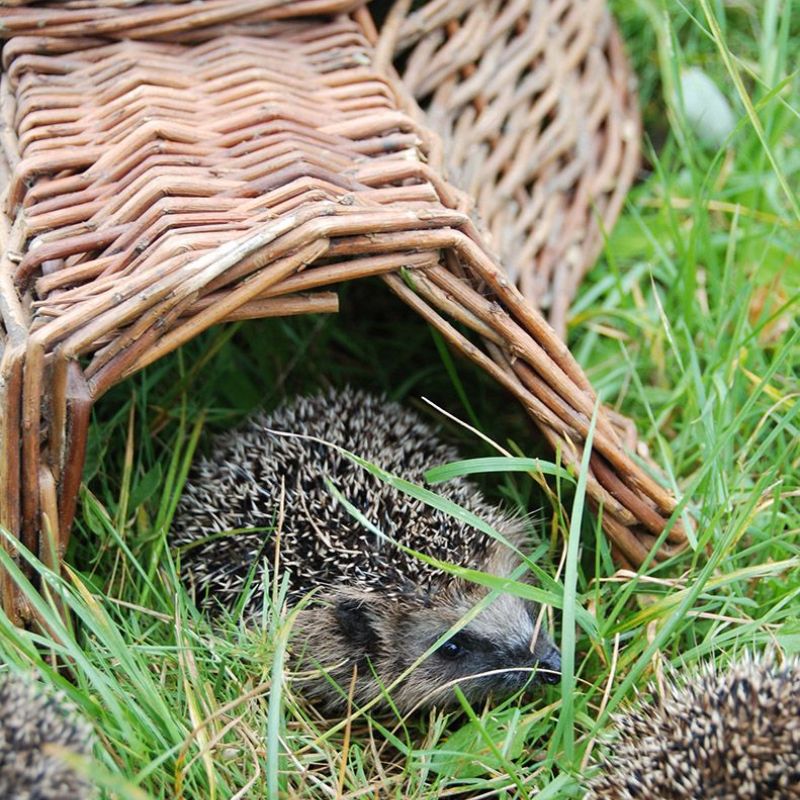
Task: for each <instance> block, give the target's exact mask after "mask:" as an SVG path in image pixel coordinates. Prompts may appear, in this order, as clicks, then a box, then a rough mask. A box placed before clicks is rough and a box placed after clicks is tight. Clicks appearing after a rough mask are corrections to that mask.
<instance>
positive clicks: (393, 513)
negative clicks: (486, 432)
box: [170, 388, 560, 713]
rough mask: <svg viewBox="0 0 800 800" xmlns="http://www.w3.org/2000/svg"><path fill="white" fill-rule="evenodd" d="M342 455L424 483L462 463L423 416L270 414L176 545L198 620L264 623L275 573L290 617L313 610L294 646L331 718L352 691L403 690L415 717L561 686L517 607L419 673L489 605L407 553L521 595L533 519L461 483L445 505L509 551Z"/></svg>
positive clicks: (531, 611)
mask: <svg viewBox="0 0 800 800" xmlns="http://www.w3.org/2000/svg"><path fill="white" fill-rule="evenodd" d="M284 433H289V434H294V435H282V434H284ZM343 448H346V449H347V450H350V451H352V452H354V453H357V454H358V455H359V456H360V457H361V458H363V459H365V460H367V461H369V462H371V463H374V464H376V465H378V466H379V467H381V468H382V469H383V470H386V471H387V472H389V473H393V474H402V476H403V478H404V479H406V480H409V481H412V482H415V483H423V482H424V475H425V472H426V470H428V469H429V468H430V467H432V466H434V465H439V464H442V463H445V462H451V461H453V460H455V459H457V453H456V451H455V450H454V449H453V448H452V447H450V446H449V445H446V444H444V443H442V442H441V441H440V440H439V439H438V438H437V435H436V434H435V432H434V431H433V430H432V429H431V428H430V427H429V426H428V425H427V424H425V423H424V422H423V421H422V420H421V419H420V418H419V416H418V415H417V414H416V413H413V412H411V411H409V410H407V409H404V408H403V407H402V406H400V405H398V404H396V403H393V402H388V401H386V400H385V399H384V398H381V397H377V396H375V395H371V394H368V393H365V392H362V391H357V390H353V389H349V388H348V389H344V390H339V391H336V390H331V391H329V392H327V393H322V394H319V395H316V396H313V397H305V398H298V399H295V400H294V401H292V402H290V403H288V404H287V405H284V406H283V407H281V408H279V409H278V410H277V411H275V412H274V413H272V414H264V413H260V414H256V415H255V416H253V417H251V418H250V419H249V420H248V421H247V422H246V423H245V425H244V426H243V427H242V428H240V429H237V430H235V431H232V432H229V433H227V434H223V435H222V436H221V437H219V438H218V439H217V440H216V441H215V443H214V447H213V452H212V454H211V455H210V456H208V457H205V458H201V459H200V460H199V461H197V462H196V463H195V464H194V466H193V467H192V470H191V471H190V475H189V478H188V480H187V485H186V487H185V490H184V492H183V495H182V498H181V500H180V502H179V505H178V508H177V510H176V515H175V519H174V521H173V525H172V527H171V534H170V536H171V543H172V545H174V546H176V547H177V548H178V552H179V554H180V565H181V566H180V568H181V574H182V575H183V576H185V578H186V579H187V580H188V581H189V582H190V583H191V585H192V590H193V592H194V596H195V599H196V602H197V603H198V605H200V606H201V607H204V608H206V609H208V608H209V607H211V608H217V609H219V608H228V609H232V608H234V607H241V608H243V613H244V616H245V618H252V617H253V616H254V615H257V614H258V613H259V612H260V611H261V610H262V608H263V607H264V603H265V597H264V591H265V586H268V584H269V580H270V578H269V576H270V575H271V574H274V572H273V570H274V569H275V568H276V567H277V569H278V570H279V572H280V576H281V577H283V576H284V575H288V578H286V580H288V586H289V589H288V605H289V606H292V607H295V606H298V605H299V607H298V608H296V609H295V616H294V620H295V621H294V627H293V636H292V640H291V646H290V656H291V663H292V664H293V665H294V667H295V668H296V669H295V672H296V673H297V674H298V676H297V678H296V679H295V680H296V681H298V685H299V687H300V689H301V691H302V693H303V695H304V696H305V697H307V698H308V699H310V700H311V701H312V702H314V703H315V704H316V705H317V706H319V707H321V709H322V710H324V711H328V712H332V713H337V712H341V711H343V710H345V708H346V706H345V701H346V699H347V692H348V691H352V695H351V699H352V701H353V702H354V703H355V704H357V705H359V706H360V705H363V704H365V703H367V702H370V701H373V700H375V702H376V704H383V705H386V701H387V699H388V698H387V692H386V687H389V686H392V687H393V688H392V690H391V702H392V703H393V704H394V706H395V708H396V709H397V710H399V711H402V712H409V711H411V710H415V709H418V708H422V707H426V706H431V705H438V706H440V707H446V706H449V705H453V704H455V702H457V693H456V692H455V691H454V689H453V687H454V686H456V685H458V686H459V687H460V688H461V690H462V691H463V692H464V695H465V696H466V698H467V699H468V701H469V702H471V703H479V702H482V701H484V700H485V699H486V698H488V696H490V695H491V696H493V697H495V698H499V697H502V696H508V695H511V694H513V693H515V692H516V691H518V690H520V689H523V688H524V687H527V685H528V684H529V683H530V684H533V683H537V682H546V683H555V682H557V681H559V680H560V674H559V670H560V658H559V653H558V650H557V648H556V647H555V645H554V644H553V642H552V640H551V638H550V637H549V635H548V633H547V631H546V630H545V629H543V627H542V625H541V615H540V614H539V613H538V608H537V607H536V606H535V605H533V604H532V603H530V602H528V601H526V600H523V599H521V598H520V597H518V596H515V595H512V594H510V593H508V594H507V593H496V595H495V596H494V597H493V598H491V599H489V600H487V601H485V603H484V606H485V607H482V608H481V609H480V610H478V612H477V613H476V614H475V616H474V618H471V619H470V620H469V621H468V622H467V623H466V624H464V625H463V627H461V628H460V629H459V630H457V631H456V632H453V633H452V635H450V636H449V638H448V639H447V640H446V641H444V642H443V643H442V644H441V645H439V646H438V647H437V648H436V649H435V651H434V652H432V653H431V654H430V655H429V656H428V657H427V658H425V659H423V660H422V662H421V663H419V664H417V662H418V660H419V659H420V658H421V657H423V655H425V654H426V652H427V651H428V650H429V649H431V648H432V647H433V645H434V644H435V643H436V642H437V641H438V640H440V639H441V638H442V637H443V636H444V635H445V634H447V633H448V632H449V631H450V629H451V628H452V627H453V626H454V625H457V624H458V623H459V622H460V621H461V620H462V619H463V618H464V616H465V615H466V614H468V613H469V612H471V611H472V610H473V609H474V607H475V606H476V604H478V603H479V602H480V601H481V600H482V599H483V598H485V597H486V596H487V594H488V593H489V590H488V589H486V588H483V587H481V586H479V585H477V584H476V583H473V582H471V581H467V580H465V579H464V578H462V577H458V576H454V575H453V574H452V573H449V572H447V571H445V570H443V569H441V568H440V567H438V566H436V565H433V564H431V563H429V562H428V561H424V560H421V559H420V558H418V557H416V556H415V555H414V554H411V553H409V552H408V551H407V549H408V550H413V551H416V552H419V553H424V554H425V555H427V556H429V557H430V558H431V559H433V560H437V561H439V562H446V563H448V564H452V565H455V566H458V567H464V568H468V569H472V570H480V571H482V572H485V573H489V574H492V575H496V576H500V577H503V578H506V577H512V573H513V576H514V577H515V579H516V580H520V578H519V575H520V573H521V572H524V569H520V567H521V564H522V558H521V555H520V553H521V552H522V551H524V549H525V547H526V544H529V542H528V541H527V535H526V533H525V525H524V519H522V518H520V517H519V516H515V515H513V514H511V513H509V512H507V511H505V510H503V509H501V508H499V507H497V506H495V505H492V504H490V503H489V502H487V501H486V500H485V499H484V498H483V496H482V495H481V493H480V491H479V490H478V489H477V488H476V487H475V486H474V485H473V484H471V483H470V482H468V481H466V480H464V479H461V478H459V479H454V480H451V481H449V482H447V483H446V484H445V488H444V489H443V490H442V491H441V492H440V495H441V496H443V497H445V498H447V499H449V500H451V501H453V502H455V503H457V504H459V505H460V506H462V507H463V508H465V509H467V510H468V511H469V512H471V513H472V514H475V515H477V516H478V517H480V518H481V519H483V520H484V521H485V522H486V523H488V524H489V525H491V526H492V527H493V528H494V530H495V531H497V532H498V533H500V534H501V536H502V538H503V539H504V540H505V541H501V540H499V539H498V538H495V537H492V536H490V535H488V534H487V533H484V532H482V531H481V530H479V529H477V528H475V527H473V526H471V525H469V524H468V523H467V522H464V521H461V520H460V519H456V518H454V517H452V516H450V515H447V514H445V513H443V512H442V511H439V510H436V509H434V508H432V507H431V506H429V505H427V504H425V503H423V502H421V501H420V500H417V499H414V498H412V497H410V496H408V495H406V494H404V493H402V492H400V491H399V490H398V489H397V488H395V487H394V486H392V485H390V484H389V483H387V482H384V481H381V480H380V479H378V478H377V477H375V476H374V475H372V474H371V473H370V472H368V471H367V470H365V469H364V468H363V467H361V466H360V465H358V464H356V463H354V461H353V460H352V459H351V458H349V457H348V456H347V455H346V454H345V453H343V452H342V449H343ZM329 482H330V483H332V484H333V485H334V486H335V487H336V488H337V490H338V492H339V493H340V496H342V497H344V498H345V499H346V500H347V502H348V503H350V504H351V505H352V506H353V507H355V508H356V509H358V511H359V512H360V513H361V514H362V515H363V517H365V518H366V519H367V520H368V521H369V523H370V525H369V526H368V525H365V524H362V522H360V521H359V520H358V519H357V518H356V516H355V515H354V514H352V513H351V512H350V511H349V510H348V509H347V508H346V507H345V505H344V504H343V503H341V502H339V500H337V498H336V495H335V494H334V493H333V492H331V490H330V483H329ZM376 529H377V530H379V531H380V532H382V533H383V534H385V536H380V535H378V534H376V533H375V530H376ZM276 540H277V541H276ZM276 544H277V547H276ZM401 546H402V547H401ZM402 548H407V549H402ZM276 559H277V563H276ZM243 592H247V594H246V595H245V596H243ZM237 604H241V605H239V606H237ZM415 664H417V665H416V667H415V668H414V669H413V672H410V673H409V670H410V668H412V666H414V665H415ZM406 673H408V674H407V675H406V677H405V678H404V679H401V678H402V676H404V674H406ZM354 674H355V677H354ZM532 676H533V679H532ZM351 684H352V686H351Z"/></svg>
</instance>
